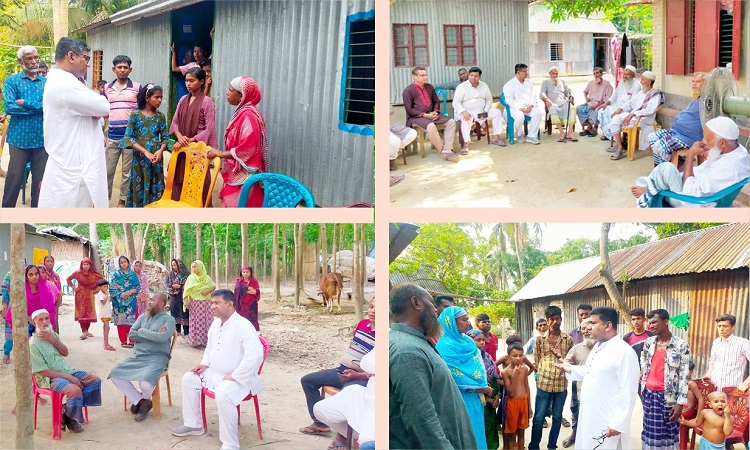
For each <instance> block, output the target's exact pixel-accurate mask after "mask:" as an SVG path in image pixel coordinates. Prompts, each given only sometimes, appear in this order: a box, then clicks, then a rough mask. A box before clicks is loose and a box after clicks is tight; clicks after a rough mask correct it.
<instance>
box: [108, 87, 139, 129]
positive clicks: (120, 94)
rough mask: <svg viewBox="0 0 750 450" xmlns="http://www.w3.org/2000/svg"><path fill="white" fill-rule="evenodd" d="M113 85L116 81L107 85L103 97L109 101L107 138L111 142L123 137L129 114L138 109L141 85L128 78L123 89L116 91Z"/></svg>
mask: <svg viewBox="0 0 750 450" xmlns="http://www.w3.org/2000/svg"><path fill="white" fill-rule="evenodd" d="M115 83H117V80H115V81H113V82H111V83H109V84H108V85H107V88H106V89H105V90H104V95H105V96H106V97H107V100H109V133H108V135H107V136H108V137H109V138H110V139H112V140H113V141H119V140H120V139H122V138H123V137H125V129H126V128H127V127H128V119H129V118H130V113H132V112H133V111H135V110H136V109H137V108H138V91H139V90H140V89H141V85H140V84H138V83H136V82H134V81H133V80H131V79H130V78H128V83H127V84H126V85H125V87H124V88H122V90H121V91H118V90H117V89H115Z"/></svg>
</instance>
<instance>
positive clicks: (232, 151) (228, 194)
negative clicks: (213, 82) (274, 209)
mask: <svg viewBox="0 0 750 450" xmlns="http://www.w3.org/2000/svg"><path fill="white" fill-rule="evenodd" d="M226 97H227V102H229V104H230V105H232V106H236V107H237V109H236V110H235V111H234V116H232V120H231V121H230V122H229V125H227V130H226V132H225V133H224V148H225V149H226V151H224V152H222V151H219V150H210V151H209V152H208V157H209V158H213V157H216V156H218V157H220V158H222V160H223V161H222V163H221V177H222V178H223V180H224V186H223V187H222V188H221V192H219V198H220V199H221V206H222V207H223V208H226V207H236V206H237V202H238V200H239V197H240V191H241V190H242V184H243V183H244V182H245V180H247V179H248V178H249V177H250V176H251V175H254V174H256V173H260V172H266V171H267V170H268V137H267V136H266V122H265V120H263V115H262V114H261V113H260V110H258V107H257V106H256V105H257V104H258V103H259V102H260V98H261V95H260V89H259V88H258V83H256V82H255V80H253V79H252V78H250V77H245V76H242V77H237V78H235V79H233V80H232V81H231V82H230V83H229V89H228V90H227V94H226ZM243 206H244V205H243ZM246 206H249V207H257V208H260V207H261V206H263V189H262V188H261V187H260V184H256V185H254V186H253V187H252V188H251V189H250V196H249V197H248V200H247V205H246Z"/></svg>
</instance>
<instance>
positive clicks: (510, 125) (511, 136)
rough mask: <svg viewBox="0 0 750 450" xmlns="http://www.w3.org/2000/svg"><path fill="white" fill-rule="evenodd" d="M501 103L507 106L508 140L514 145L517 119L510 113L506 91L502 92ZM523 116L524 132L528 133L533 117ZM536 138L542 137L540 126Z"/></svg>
mask: <svg viewBox="0 0 750 450" xmlns="http://www.w3.org/2000/svg"><path fill="white" fill-rule="evenodd" d="M500 103H501V104H502V105H503V107H505V115H506V116H507V118H506V119H507V120H506V122H507V123H508V142H509V143H510V145H513V144H515V143H516V127H515V124H516V121H515V120H514V119H513V115H512V114H511V113H510V106H509V105H508V103H507V102H506V101H505V92H503V93H502V94H500ZM523 117H524V120H523V132H524V134H528V132H529V131H528V125H529V121H530V120H531V117H530V116H526V115H524V116H523ZM536 138H537V139H538V140H541V139H542V127H539V131H538V132H537V133H536Z"/></svg>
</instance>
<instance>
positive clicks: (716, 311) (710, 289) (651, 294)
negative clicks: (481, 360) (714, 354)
mask: <svg viewBox="0 0 750 450" xmlns="http://www.w3.org/2000/svg"><path fill="white" fill-rule="evenodd" d="M749 276H750V273H749V272H748V269H737V270H724V271H720V272H709V273H702V274H691V275H680V276H674V277H664V278H656V279H648V280H641V281H634V282H632V283H630V285H629V286H628V289H627V291H626V301H627V302H628V306H629V307H630V308H631V309H635V308H643V309H644V310H645V311H646V313H648V312H649V311H652V310H654V309H659V308H662V309H666V310H667V311H669V315H670V316H677V315H679V314H683V313H686V312H688V311H689V312H690V327H689V330H688V332H685V331H684V330H681V329H677V328H675V327H671V330H672V333H673V334H674V335H675V336H678V337H681V338H682V339H687V341H688V343H689V344H690V352H691V355H693V356H692V357H693V358H694V359H693V360H694V362H695V365H696V368H695V373H696V376H702V375H703V373H704V372H705V370H706V369H707V368H708V357H709V355H710V349H711V343H712V342H713V340H714V339H715V338H716V337H717V336H718V335H717V333H716V322H715V319H716V317H718V316H719V315H720V314H724V313H731V314H734V315H735V316H736V317H737V326H736V327H735V329H734V332H735V334H736V335H737V336H742V337H744V338H750V307H749V306H748V299H749V298H750V297H749V291H748V277H749ZM581 303H588V304H590V305H591V306H593V307H594V308H596V307H597V306H611V302H610V301H609V299H608V297H607V293H606V291H605V290H604V287H602V286H599V287H596V288H593V289H587V290H585V291H581V292H577V293H574V294H567V295H561V296H555V297H548V298H544V299H537V300H531V301H525V302H522V303H519V304H517V305H516V320H517V323H518V325H517V331H518V333H520V335H521V337H522V338H523V339H528V338H529V337H531V336H532V331H533V329H534V322H535V321H536V319H538V318H543V317H544V309H545V308H546V307H547V306H549V305H551V304H552V305H557V306H560V307H561V308H562V310H563V323H562V326H561V328H562V330H563V331H565V332H566V333H567V332H569V331H570V330H572V329H573V328H575V327H577V326H578V319H577V318H576V307H577V306H578V305H579V304H581ZM629 322H630V317H629V316H628V317H620V323H619V324H618V326H617V330H618V332H619V334H620V336H623V335H625V333H627V332H628V331H630V325H629Z"/></svg>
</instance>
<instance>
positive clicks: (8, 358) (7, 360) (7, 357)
mask: <svg viewBox="0 0 750 450" xmlns="http://www.w3.org/2000/svg"><path fill="white" fill-rule="evenodd" d="M3 364H10V355H3Z"/></svg>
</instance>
